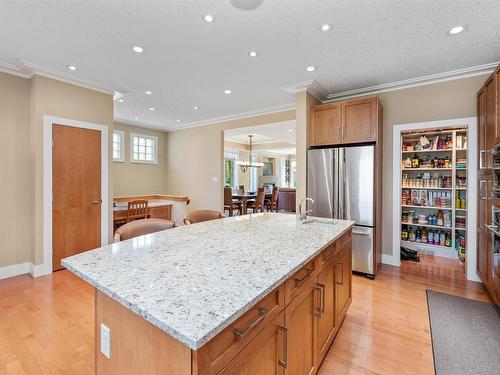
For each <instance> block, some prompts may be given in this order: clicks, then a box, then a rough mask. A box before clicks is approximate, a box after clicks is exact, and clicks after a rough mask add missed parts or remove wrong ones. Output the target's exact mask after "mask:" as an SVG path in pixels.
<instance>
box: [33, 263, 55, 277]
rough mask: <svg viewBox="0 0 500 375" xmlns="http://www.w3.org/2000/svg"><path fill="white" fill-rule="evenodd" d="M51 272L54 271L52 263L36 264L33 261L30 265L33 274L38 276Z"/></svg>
mask: <svg viewBox="0 0 500 375" xmlns="http://www.w3.org/2000/svg"><path fill="white" fill-rule="evenodd" d="M50 273H52V267H50V265H49V266H48V267H47V265H46V264H38V265H34V264H33V263H31V267H30V274H31V276H33V277H38V276H43V275H48V274H50Z"/></svg>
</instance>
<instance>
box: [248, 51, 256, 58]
mask: <svg viewBox="0 0 500 375" xmlns="http://www.w3.org/2000/svg"><path fill="white" fill-rule="evenodd" d="M248 55H249V56H250V57H257V52H255V51H250V52H248Z"/></svg>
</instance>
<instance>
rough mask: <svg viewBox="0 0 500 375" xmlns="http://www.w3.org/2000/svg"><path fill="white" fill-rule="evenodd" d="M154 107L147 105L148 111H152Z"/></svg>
mask: <svg viewBox="0 0 500 375" xmlns="http://www.w3.org/2000/svg"><path fill="white" fill-rule="evenodd" d="M155 109H156V108H155V107H149V108H148V110H149V111H154V110H155Z"/></svg>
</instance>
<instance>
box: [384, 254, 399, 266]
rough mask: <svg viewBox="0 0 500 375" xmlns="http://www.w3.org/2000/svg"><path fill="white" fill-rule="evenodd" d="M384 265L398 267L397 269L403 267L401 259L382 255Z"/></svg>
mask: <svg viewBox="0 0 500 375" xmlns="http://www.w3.org/2000/svg"><path fill="white" fill-rule="evenodd" d="M382 263H383V264H389V265H391V266H396V267H399V266H401V263H400V261H399V259H396V258H395V257H393V256H392V255H388V254H382Z"/></svg>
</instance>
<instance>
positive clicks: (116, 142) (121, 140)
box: [113, 130, 125, 162]
mask: <svg viewBox="0 0 500 375" xmlns="http://www.w3.org/2000/svg"><path fill="white" fill-rule="evenodd" d="M124 160H125V132H123V131H122V130H113V161H119V162H123V161H124Z"/></svg>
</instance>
